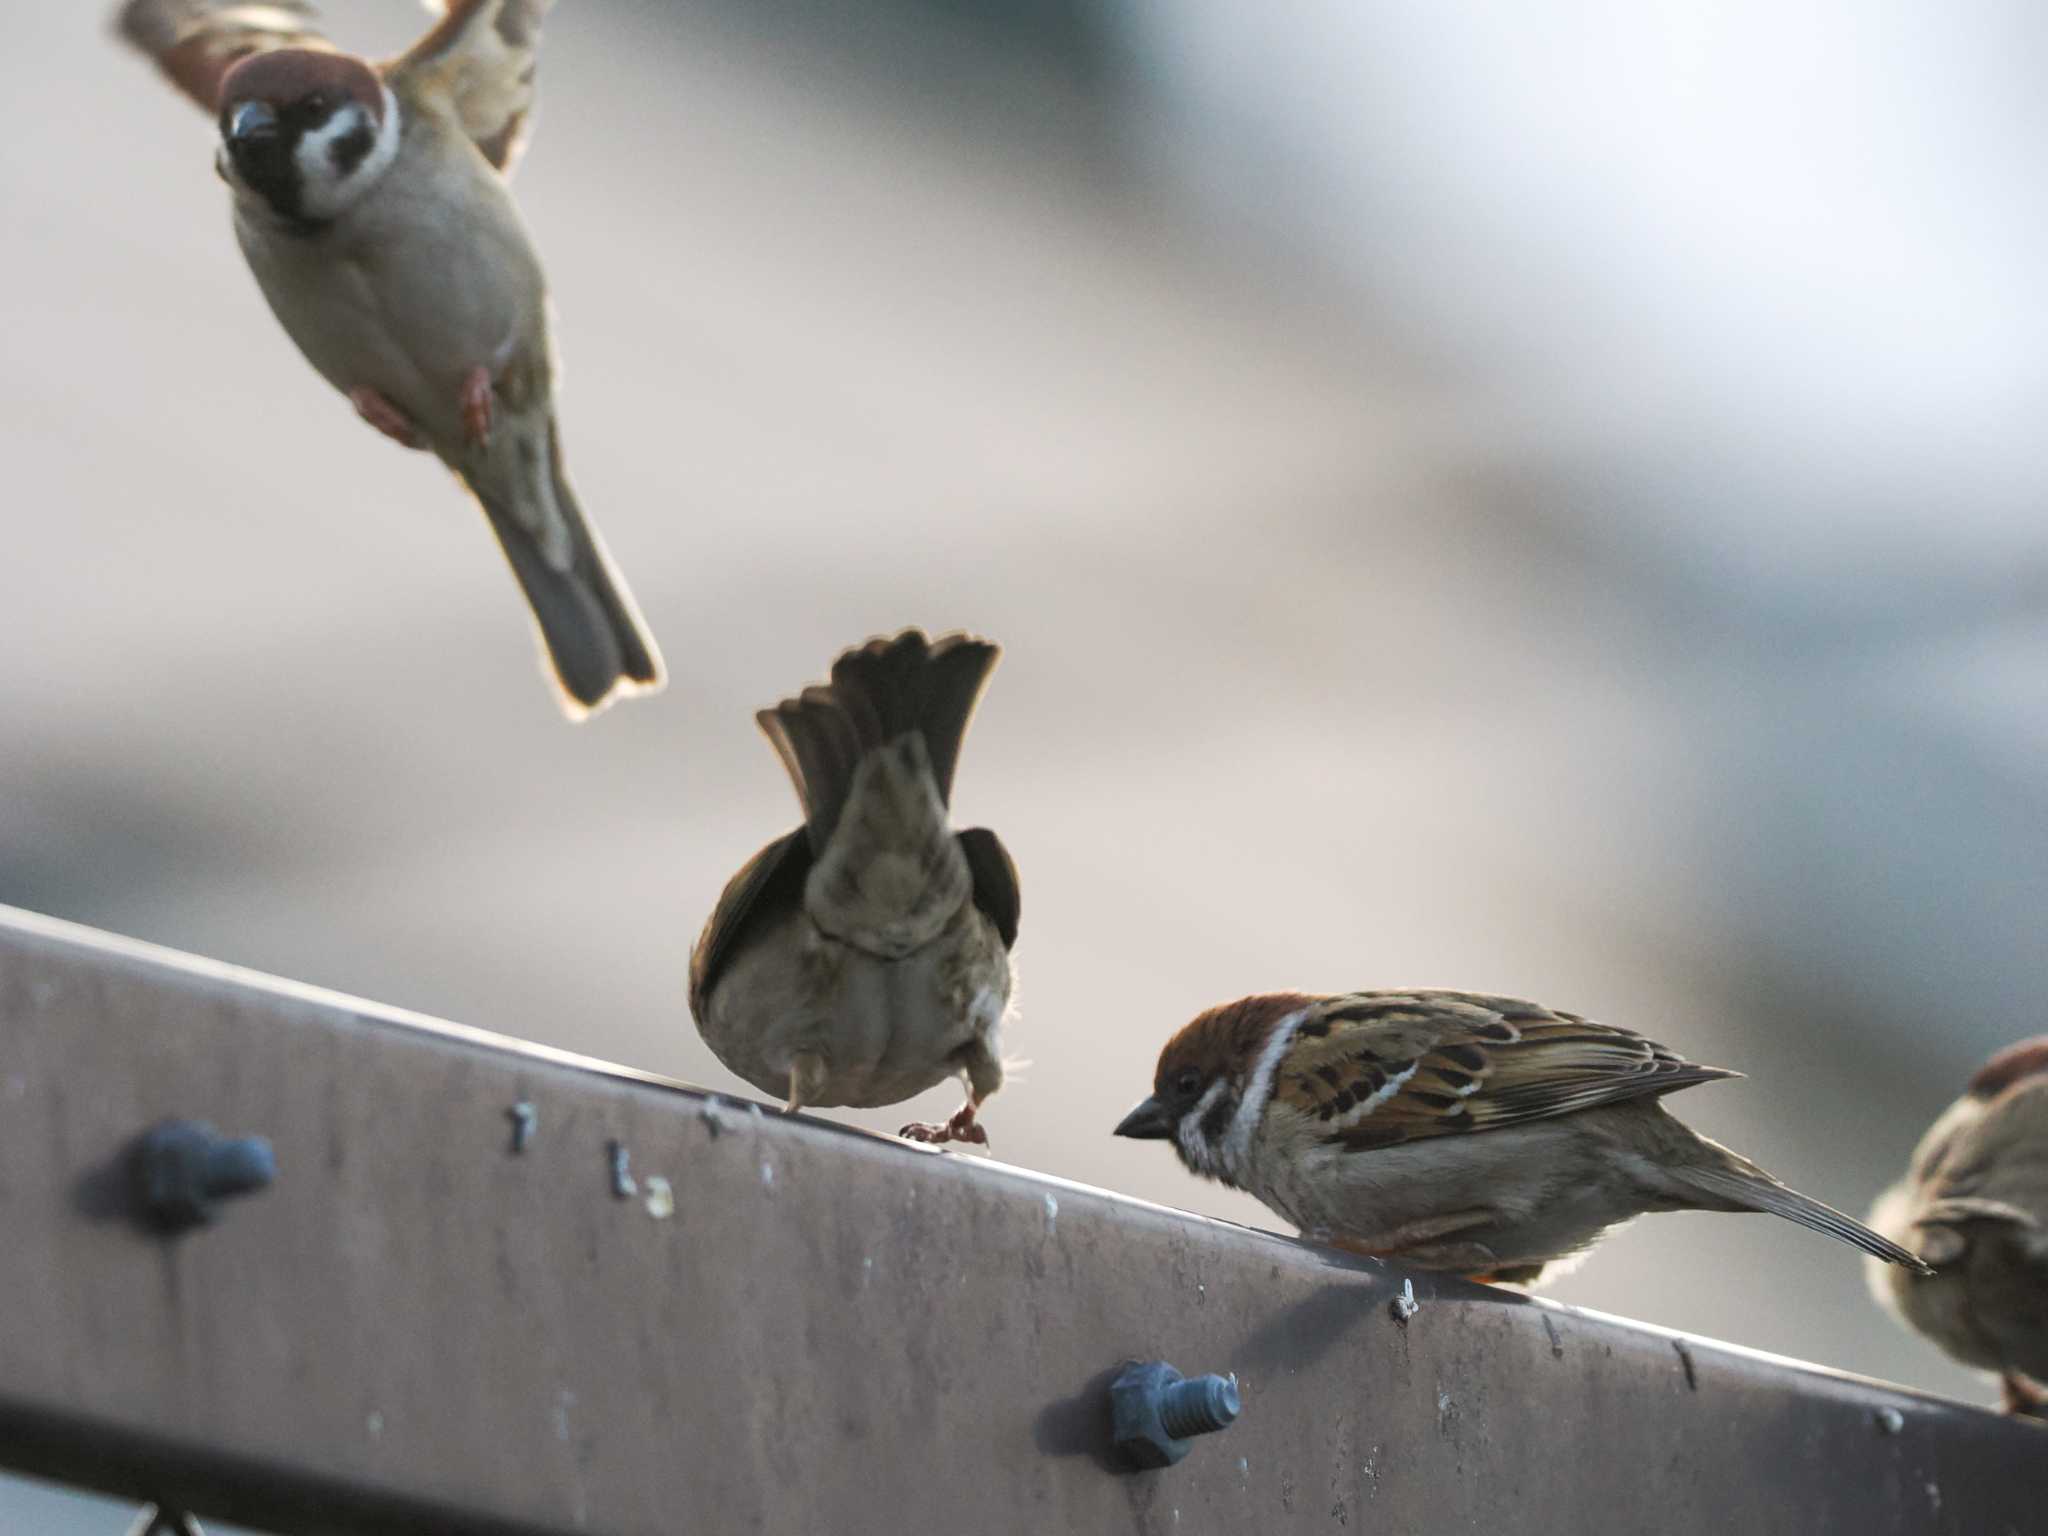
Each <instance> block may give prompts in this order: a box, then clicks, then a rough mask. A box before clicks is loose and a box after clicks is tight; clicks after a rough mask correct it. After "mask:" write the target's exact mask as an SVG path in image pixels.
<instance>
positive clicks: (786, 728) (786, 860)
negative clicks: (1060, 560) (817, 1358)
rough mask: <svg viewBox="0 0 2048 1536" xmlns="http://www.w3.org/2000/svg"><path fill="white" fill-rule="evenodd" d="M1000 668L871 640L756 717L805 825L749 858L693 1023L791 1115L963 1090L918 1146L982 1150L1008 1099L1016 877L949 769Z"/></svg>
mask: <svg viewBox="0 0 2048 1536" xmlns="http://www.w3.org/2000/svg"><path fill="white" fill-rule="evenodd" d="M1000 654H1001V653H1000V651H999V650H998V649H997V648H996V647H995V646H994V645H992V644H990V643H989V642H988V641H986V640H975V639H971V638H969V637H968V636H965V635H947V636H945V637H943V638H942V639H940V640H939V641H938V642H936V643H931V642H928V641H927V640H926V639H925V637H924V635H923V634H922V633H921V632H920V631H918V630H914V629H912V630H906V631H904V632H903V633H902V634H900V635H898V636H897V637H896V638H895V639H893V640H871V641H869V642H868V643H867V644H866V645H864V646H861V647H860V648H858V649H857V650H850V651H848V652H846V654H845V655H843V656H841V657H840V658H839V660H838V661H836V662H834V663H833V665H832V681H831V683H830V684H829V685H827V686H823V687H819V686H813V687H809V688H806V689H805V690H804V691H803V692H802V693H801V694H800V695H798V696H797V697H796V698H794V699H787V700H785V701H784V702H783V703H781V704H779V705H777V706H776V707H775V708H774V709H764V710H762V711H761V713H760V714H759V715H757V716H756V717H755V718H756V719H757V720H759V721H760V724H761V729H762V730H763V731H765V732H766V733H767V735H768V739H769V741H771V742H772V743H774V745H775V750H776V751H777V752H778V753H780V754H781V757H782V764H783V767H785V768H787V769H788V770H789V776H790V778H791V779H792V780H793V781H794V782H795V784H796V794H797V799H798V800H800V801H801V802H802V803H803V809H804V825H803V826H801V827H798V828H797V829H796V830H795V831H794V832H791V833H790V834H789V835H788V836H787V837H781V838H777V839H776V840H775V841H774V842H772V843H770V844H769V845H768V846H767V847H766V848H763V849H762V850H761V851H760V852H759V853H757V854H755V855H754V857H753V858H752V859H750V860H748V861H747V864H746V866H745V867H744V868H742V869H741V870H740V872H739V873H738V874H737V875H734V876H733V878H732V882H731V883H730V884H729V885H727V886H726V888H725V894H724V895H723V896H721V897H720V898H719V900H718V909H717V910H716V911H715V912H713V913H712V914H711V920H710V922H708V923H706V924H705V925H704V933H703V936H702V937H701V938H699V939H698V940H697V948H696V952H695V953H694V954H693V955H692V956H691V957H690V1012H691V1013H692V1014H693V1015H694V1016H695V1017H696V1020H697V1028H698V1030H699V1032H700V1033H701V1034H702V1035H703V1036H704V1040H705V1043H706V1044H707V1045H709V1046H710V1047H711V1049H712V1051H713V1052H714V1053H715V1054H716V1055H717V1057H718V1059H719V1060H720V1061H722V1062H724V1063H725V1064H726V1065H727V1066H728V1067H730V1068H731V1069H732V1070H733V1071H734V1072H737V1073H738V1074H739V1075H740V1076H741V1077H743V1078H745V1079H746V1080H747V1081H748V1082H750V1083H752V1084H753V1085H754V1086H755V1087H756V1088H759V1089H761V1090H763V1091H764V1092H767V1093H773V1094H779V1095H781V1096H782V1097H783V1098H785V1099H786V1100H787V1102H788V1107H789V1108H790V1109H791V1110H797V1109H801V1108H803V1107H805V1106H806V1105H819V1106H825V1105H835V1104H850V1105H860V1106H866V1105H875V1104H895V1103H899V1102H901V1101H902V1100H904V1099H907V1098H909V1097H911V1096H912V1095H913V1094H917V1093H922V1092H923V1091H924V1090H925V1089H927V1088H929V1087H931V1086H932V1085H933V1084H934V1083H937V1082H940V1081H942V1080H943V1079H945V1078H947V1077H951V1076H955V1075H958V1076H960V1077H963V1078H965V1079H966V1082H967V1103H966V1104H965V1105H964V1106H962V1108H961V1110H960V1112H959V1113H958V1114H956V1115H954V1116H953V1118H952V1119H951V1120H950V1121H948V1122H947V1123H946V1124H944V1125H937V1126H934V1125H908V1126H905V1127H904V1128H903V1132H902V1134H903V1135H905V1136H909V1137H912V1138H914V1139H916V1140H919V1141H956V1140H957V1141H974V1142H981V1143H984V1144H986V1142H987V1141H988V1133H987V1132H986V1131H984V1130H983V1129H982V1128H981V1126H980V1125H979V1124H977V1123H976V1121H975V1118H974V1115H975V1111H976V1110H977V1109H978V1108H980V1106H981V1102H982V1100H984V1099H986V1098H987V1097H988V1096H989V1095H990V1094H992V1093H994V1092H995V1091H996V1089H997V1088H999V1087H1001V1086H1002V1082H1003V1066H1002V1059H1001V1052H1000V1031H1001V1027H1002V1021H1003V1012H1004V1010H1005V1008H1007V1007H1008V1005H1009V1000H1010V946H1011V945H1013V944H1014V943H1016V941H1017V915H1018V894H1017V870H1016V866H1015V865H1013V864H1012V863H1011V862H1010V856H1009V854H1008V853H1007V852H1006V851H1005V850H1004V848H1003V845H1002V843H1001V842H1000V841H999V840H998V839H997V837H996V835H995V833H993V832H990V831H987V830H985V829H983V828H980V827H975V828H972V829H970V830H968V831H965V832H959V833H955V832H954V831H953V829H952V826H951V824H950V823H949V822H948V820H947V816H946V806H947V802H948V800H949V799H950V798H951V795H952V789H953V765H954V762H955V761H956V760H957V759H958V757H959V755H960V740H961V738H962V737H963V736H965V735H966V733H967V722H968V720H969V718H970V717H971V716H972V715H973V713H974V705H975V701H976V699H978V698H979V697H980V695H981V689H982V685H983V684H984V683H985V682H987V681H988V675H989V673H990V671H992V670H993V669H994V667H995V664H996V658H997V656H999V655H1000Z"/></svg>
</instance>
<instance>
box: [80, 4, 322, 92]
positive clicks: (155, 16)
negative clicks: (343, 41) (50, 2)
mask: <svg viewBox="0 0 2048 1536" xmlns="http://www.w3.org/2000/svg"><path fill="white" fill-rule="evenodd" d="M319 15H320V13H319V11H318V10H317V9H315V8H314V7H313V6H311V5H308V4H306V3H305V0H263V3H256V0H241V3H236V0H128V4H126V5H124V6H123V7H122V8H121V11H120V14H119V16H117V17H116V18H115V22H114V25H115V29H116V30H117V31H118V32H119V33H120V34H121V36H122V37H124V38H126V39H127V40H128V41H129V42H130V43H132V44H134V46H135V47H137V48H139V49H141V50H142V51H143V52H144V53H146V54H148V55H149V56H150V58H152V59H153V60H155V61H156V65H157V67H158V68H159V69H161V70H162V71H163V72H164V73H165V74H166V75H167V76H169V77H170V80H171V83H172V84H173V85H175V86H177V87H178V89H179V90H181V91H183V92H184V93H185V94H186V95H187V96H189V97H191V98H192V100H194V101H196V102H198V103H199V105H200V106H202V107H204V108H205V109H206V110H207V111H209V112H211V111H212V110H213V109H214V106H215V103H216V102H217V101H218V99H219V97H220V81H221V76H223V75H225V74H226V73H227V72H228V67H229V66H230V65H231V64H233V63H234V62H235V61H236V60H237V59H240V58H243V57H245V56H247V55H248V54H252V53H268V52H270V51H271V50H272V49H275V48H317V49H319V50H321V51H322V52H328V53H331V52H333V51H334V45H333V44H332V43H330V42H328V40H327V39H326V37H324V36H323V35H322V34H321V32H320V28H319V25H318V22H319Z"/></svg>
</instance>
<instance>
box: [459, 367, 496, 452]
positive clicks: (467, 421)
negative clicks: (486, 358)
mask: <svg viewBox="0 0 2048 1536" xmlns="http://www.w3.org/2000/svg"><path fill="white" fill-rule="evenodd" d="M462 430H463V431H464V432H465V433H467V434H468V435H469V440H470V442H471V443H472V444H473V445H474V446H476V447H478V448H481V447H483V446H484V445H485V444H487V443H489V442H490V440H491V371H490V369H488V368H472V369H470V370H469V377H468V378H466V379H464V380H463V381H462Z"/></svg>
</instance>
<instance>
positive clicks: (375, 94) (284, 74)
mask: <svg viewBox="0 0 2048 1536" xmlns="http://www.w3.org/2000/svg"><path fill="white" fill-rule="evenodd" d="M351 101H352V102H354V103H356V105H358V106H360V107H361V108H363V110H364V111H365V112H367V113H368V114H369V115H370V121H371V122H373V123H378V124H381V123H382V122H383V121H384V83H383V81H382V80H380V79H379V78H378V76H377V72H376V71H375V70H374V69H372V68H371V67H370V66H369V65H368V64H366V63H365V62H364V61H363V60H361V59H358V58H354V57H352V56H351V55H349V54H346V53H330V52H327V51H325V50H323V49H316V48H274V49H271V50H270V51H269V52H267V53H252V54H249V55H247V56H246V57H244V58H241V59H238V60H236V62H235V63H234V64H233V65H231V66H230V67H229V69H228V72H227V73H226V74H224V75H222V76H221V81H220V95H219V99H218V100H217V101H216V103H215V110H216V112H217V113H218V114H219V116H220V119H221V122H222V123H223V125H225V124H226V123H227V122H228V121H229V120H230V119H231V118H232V117H233V115H234V112H235V109H236V108H238V107H242V106H245V105H247V104H248V103H250V102H260V103H262V104H263V105H264V106H266V107H269V108H271V109H272V110H273V111H275V112H277V113H279V114H280V115H282V114H285V113H287V112H292V113H297V114H300V115H303V116H305V117H307V118H309V119H310V120H312V121H316V122H317V121H319V120H321V119H324V118H325V117H327V116H328V115H329V114H331V113H332V112H333V111H334V109H335V108H337V107H339V106H341V105H342V104H343V103H344V102H351Z"/></svg>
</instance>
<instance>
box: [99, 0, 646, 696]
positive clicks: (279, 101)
mask: <svg viewBox="0 0 2048 1536" xmlns="http://www.w3.org/2000/svg"><path fill="white" fill-rule="evenodd" d="M549 3H550V0H451V3H449V4H448V5H447V7H446V9H445V11H444V13H443V14H442V15H441V18H440V20H439V22H438V23H437V24H436V25H435V26H434V27H432V28H431V29H430V30H429V31H428V32H427V33H426V35H425V36H423V37H422V38H420V40H419V41H418V42H416V43H415V44H413V46H412V47H411V48H409V49H408V50H406V52H405V53H403V54H401V55H400V56H399V57H397V58H395V59H392V60H389V61H388V62H385V63H381V64H373V63H371V62H369V61H367V60H365V59H360V58H356V57H354V56H352V55H350V54H347V53H343V52H340V51H338V50H337V49H336V48H335V47H334V45H333V44H331V43H330V42H328V41H327V39H326V38H324V37H323V36H321V35H320V33H319V31H318V30H317V28H316V20H317V13H316V12H315V10H314V8H313V7H312V6H310V5H308V4H305V3H304V0H240V3H238V0H129V3H128V4H127V5H126V6H125V7H124V8H123V9H122V11H121V12H120V15H119V19H118V28H119V30H120V32H121V34H122V35H123V36H124V37H126V38H127V39H128V41H130V42H131V43H133V44H135V45H136V46H137V47H138V48H140V49H141V50H142V51H143V52H144V53H146V54H148V55H149V56H150V57H151V58H152V59H154V60H155V61H156V63H157V65H158V66H159V67H160V68H161V69H162V70H163V72H164V73H165V74H166V75H168V76H169V77H170V79H171V81H172V83H174V84H175V85H176V86H178V88H179V89H181V90H182V91H184V92H185V94H186V95H188V96H190V97H191V98H192V99H193V100H194V101H196V102H198V103H199V104H200V105H201V106H202V107H204V108H206V109H207V110H209V111H211V112H213V113H214V114H215V115H216V119H217V122H218V127H219V132H220V144H219V147H218V149H217V150H216V152H215V168H216V170H217V171H218V172H219V174H220V177H221V179H222V180H223V181H225V182H226V183H227V184H228V187H229V188H230V189H231V191H232V193H233V197H232V204H233V210H234V228H235V237H236V239H237V240H238V241H239V242H240V245H241V248H242V254H243V255H244V256H245V257H246V258H247V260H248V263H249V267H250V270H251V271H252V272H254V273H255V276H256V282H257V285H258V286H259V287H260V288H261V289H262V290H263V296H264V298H265V299H267V300H268V301H269V303H270V308H271V310H272V311H273V312H274V313H275V314H276V316H277V318H278V320H279V321H280V322H281V323H282V324H283V326H284V328H285V331H286V332H287V333H288V334H289V335H290V336H291V338H292V340H293V341H294V342H296V343H297V344H298V347H299V350H300V351H301V352H303V353H304V354H305V356H306V359H307V361H308V362H310V363H311V364H312V365H313V367H314V368H315V369H316V370H317V371H318V372H319V373H320V375H321V376H322V377H323V378H325V379H326V380H327V381H328V383H330V384H332V385H333V386H334V387H335V388H336V389H338V390H340V391H341V392H342V393H343V394H344V395H346V396H347V397H348V399H349V401H350V402H351V403H352V404H353V405H354V406H355V408H356V411H357V413H358V414H360V415H361V416H362V418H363V419H364V420H365V421H367V422H368V423H369V424H370V425H371V426H373V427H375V428H377V430H378V431H380V432H382V433H384V434H385V435H386V436H388V437H391V438H393V439H395V440H397V441H398V442H400V443H403V444H405V445H406V446H407V447H409V448H420V449H425V450H427V451H429V452H431V453H433V454H434V455H435V456H436V457H437V458H439V459H440V460H441V462H442V463H443V464H445V465H447V466H448V468H449V469H451V470H453V471H454V472H455V475H456V477H457V478H458V479H459V480H461V482H462V483H463V484H464V485H465V486H467V487H468V489H469V490H470V492H471V493H472V494H473V495H474V496H475V497H476V499H477V501H478V503H479V504H480V505H481V506H482V508H483V511H484V515H485V516H486V517H487V518H488V519H489V521H490V525H491V530H492V532H493V533H495V534H496V535H497V538H498V543H499V545H500V547H501V548H502V549H503V550H504V553H505V557H506V559H507V560H508V561H509V562H510V564H511V566H512V572H513V574H514V575H515V576H516V577H517V578H518V580H519V585H520V586H521V588H523V589H524V591H525V594H526V599H527V602H528V604H529V605H530V607H531V608H532V612H533V618H534V621H535V624H536V626H537V627H538V629H539V632H540V639H541V643H542V647H543V649H544V650H545V652H546V655H547V657H548V659H549V661H550V662H551V664H552V667H553V671H554V675H555V678H556V679H557V681H558V682H559V684H560V690H561V698H562V704H563V708H564V709H565V710H566V712H567V713H568V714H569V716H570V718H571V719H580V718H582V717H583V716H584V715H586V714H589V713H590V712H592V711H594V710H597V709H600V708H602V707H603V706H604V705H605V704H607V703H609V702H610V701H611V700H612V699H613V698H615V697H619V696H622V695H625V694H630V693H637V692H646V691H652V690H654V689H657V688H659V687H660V686H661V683H662V665H661V658H660V656H659V654H658V653H657V651H656V649H655V645H654V641H653V639H652V637H651V636H649V634H648V633H647V630H646V627H645V625H644V624H643V623H642V622H641V619H640V615H639V612H638V610H637V609H636V608H635V607H634V606H633V600H632V598H631V597H630V596H629V595H628V594H627V592H626V589H625V585H624V583H623V582H622V581H621V580H620V579H619V575H618V572H617V571H616V570H615V569H614V568H613V566H612V563H611V559H610V557H609V556H608V555H607V554H606V553H605V549H604V545H603V543H602V542H601V541H600V540H599V538H598V536H597V531H596V529H594V528H593V527H592V526H591V525H590V523H589V522H588V521H586V520H585V518H584V516H583V513H582V510H581V509H580V508H579V507H578V506H577V503H576V497H575V493H574V492H572V491H571V490H570V488H569V482H568V479H567V477H566V475H565V474H564V471H563V458H562V441H561V433H560V431H559V430H558V428H557V426H556V422H555V403H554V383H555V356H554V344H553V341H552V338H551V336H550V333H549V317H548V302H547V280H546V277H545V275H544V274H543V272H542V270H541V264H540V258H539V256H538V255H537V254H536V252H535V250H534V247H533V242H532V240H531V239H530V238H528V236H527V233H526V228H525V226H524V225H523V224H522V223H521V221H520V218H519V213H518V210H517V209H516V208H515V207H514V205H513V202H512V198H511V195H510V194H509V192H508V191H507V190H506V184H505V177H506V175H507V174H508V173H509V172H510V171H511V169H512V165H513V162H514V160H515V158H516V157H517V155H518V153H519V149H520V146H521V143H522V140H523V137H524V131H525V124H526V119H527V115H528V113H529V111H530V110H531V108H532V106H533V96H534V84H533V81H534V68H535V52H536V49H537V47H538V45H539V42H540V25H541V16H542V14H543V13H544V12H545V11H546V10H547V8H548V5H549Z"/></svg>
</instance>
